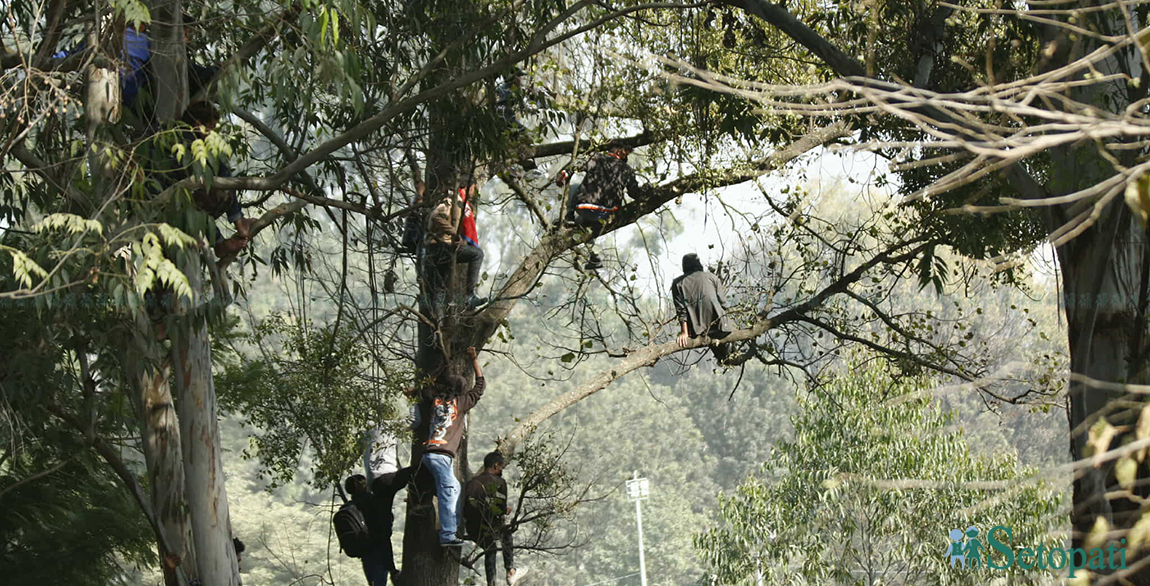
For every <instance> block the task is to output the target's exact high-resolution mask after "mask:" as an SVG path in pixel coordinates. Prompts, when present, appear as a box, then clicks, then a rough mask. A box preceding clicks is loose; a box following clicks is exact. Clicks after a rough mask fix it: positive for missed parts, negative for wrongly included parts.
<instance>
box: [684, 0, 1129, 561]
mask: <svg viewBox="0 0 1150 586" xmlns="http://www.w3.org/2000/svg"><path fill="white" fill-rule="evenodd" d="M729 5H730V6H733V7H737V8H739V9H741V10H745V11H746V13H747V14H748V15H752V16H754V17H755V18H757V19H761V20H762V21H763V22H765V23H769V24H770V25H771V26H772V27H775V28H777V29H778V30H779V31H781V32H783V33H785V34H787V35H788V36H790V37H791V38H792V39H794V40H795V41H796V42H798V43H800V44H801V45H802V46H803V47H804V48H806V49H807V50H809V51H810V52H811V53H812V54H813V55H814V56H815V57H817V58H818V59H819V61H820V62H821V63H822V64H824V65H825V66H827V67H828V68H829V69H830V72H831V74H830V75H828V76H827V77H828V79H830V78H838V79H836V80H834V81H831V82H830V83H829V84H828V85H826V86H823V87H819V88H807V89H805V90H804V89H799V88H786V89H782V90H781V91H775V90H772V89H768V90H766V91H765V92H764V91H763V90H762V89H756V88H749V87H747V86H745V85H744V84H742V83H739V82H732V81H731V80H730V79H726V80H724V79H722V78H718V77H715V76H712V75H708V74H706V73H702V74H699V73H698V72H695V73H692V74H690V75H689V77H693V78H694V79H695V80H696V81H699V80H706V81H702V82H701V85H705V86H706V87H709V88H712V89H718V88H725V89H724V91H727V92H731V93H734V94H738V95H744V96H757V97H756V99H758V98H765V100H759V101H760V103H762V104H765V105H766V106H767V107H769V108H771V109H773V110H781V111H785V112H789V113H795V114H802V115H806V116H816V117H822V116H837V115H843V114H857V115H859V117H858V118H856V120H858V121H859V122H860V126H859V127H860V128H861V129H862V133H863V134H862V136H861V138H862V139H864V142H866V143H867V145H868V148H872V149H875V150H877V151H878V152H880V153H882V154H883V155H884V156H885V157H887V158H889V159H890V160H891V161H892V162H893V163H894V168H895V169H896V170H897V173H898V176H899V177H900V180H901V185H900V187H901V188H902V189H903V190H904V195H906V196H907V197H908V201H911V202H913V204H912V206H911V207H913V208H915V209H917V210H918V213H920V214H922V217H923V221H924V222H925V223H929V224H931V225H934V226H936V227H937V228H939V229H940V230H942V234H943V235H944V236H943V240H944V241H945V242H947V243H948V244H949V245H951V246H953V247H954V248H955V249H956V250H958V251H960V252H962V253H964V254H970V255H973V256H976V257H982V258H995V259H997V260H998V261H999V262H1000V263H1001V266H1002V268H1003V269H1004V270H1007V271H1009V270H1010V269H1012V268H1014V267H1017V266H1018V265H1019V264H1020V262H1022V259H1023V258H1025V255H1026V254H1028V253H1029V252H1030V251H1032V250H1033V249H1034V247H1035V246H1037V245H1038V244H1039V243H1040V242H1041V241H1042V240H1043V239H1048V241H1049V242H1050V243H1051V244H1053V245H1054V247H1055V250H1056V251H1057V256H1058V261H1059V266H1060V268H1061V275H1060V276H1061V285H1062V295H1063V299H1064V303H1065V307H1066V313H1067V321H1068V324H1069V327H1068V342H1069V348H1070V358H1071V364H1070V377H1069V378H1070V391H1069V404H1070V418H1069V419H1070V422H1069V423H1070V428H1069V436H1070V448H1071V449H1070V452H1071V454H1072V456H1073V458H1074V459H1075V460H1076V461H1078V462H1079V468H1080V469H1081V474H1080V475H1078V476H1076V479H1075V497H1074V501H1075V508H1074V513H1073V519H1074V527H1075V532H1074V534H1073V540H1074V542H1075V543H1076V544H1081V543H1082V540H1084V539H1085V538H1086V537H1087V536H1088V535H1090V534H1091V533H1095V532H1097V533H1098V534H1102V535H1107V536H1108V537H1110V538H1115V537H1116V536H1121V535H1127V532H1131V531H1133V532H1132V533H1129V537H1130V539H1131V543H1141V542H1142V541H1143V528H1144V527H1145V526H1146V525H1142V526H1139V525H1138V522H1139V521H1140V520H1141V519H1142V514H1143V512H1144V510H1143V509H1144V507H1142V506H1141V505H1140V504H1139V503H1140V502H1141V500H1140V499H1142V498H1143V495H1142V494H1141V493H1140V492H1139V491H1140V490H1141V488H1139V487H1141V484H1140V483H1137V482H1135V481H1134V480H1133V479H1132V478H1131V477H1130V473H1131V471H1137V477H1138V478H1141V477H1142V476H1144V474H1145V470H1144V469H1143V467H1142V465H1143V461H1142V456H1141V455H1140V454H1141V453H1140V452H1138V453H1137V454H1136V455H1135V456H1131V455H1130V454H1127V453H1126V452H1111V453H1110V454H1109V455H1108V456H1098V454H1101V453H1104V452H1107V451H1108V450H1109V448H1110V446H1111V445H1120V444H1122V443H1124V442H1130V441H1142V440H1144V439H1145V437H1144V435H1145V434H1144V433H1141V432H1137V431H1136V427H1135V424H1136V423H1137V421H1139V420H1140V419H1141V417H1142V415H1141V401H1140V399H1139V394H1137V393H1130V392H1129V390H1130V389H1129V388H1128V387H1127V386H1125V385H1128V384H1138V383H1142V382H1145V381H1144V378H1145V372H1146V362H1145V356H1146V352H1145V343H1146V342H1145V340H1146V335H1145V329H1146V320H1145V319H1144V314H1145V307H1144V305H1145V303H1144V302H1143V301H1144V299H1145V298H1146V296H1145V295H1144V292H1145V290H1146V287H1147V286H1150V285H1148V284H1147V282H1146V281H1147V279H1146V278H1145V276H1144V272H1145V271H1144V270H1143V269H1142V267H1143V266H1144V265H1145V263H1144V259H1145V257H1146V242H1145V240H1146V239H1145V229H1144V228H1145V227H1144V222H1142V221H1141V220H1142V219H1144V218H1145V217H1146V216H1145V211H1144V210H1145V205H1144V199H1143V197H1144V193H1145V188H1144V187H1143V184H1142V183H1139V182H1138V181H1139V178H1140V177H1142V175H1143V173H1144V171H1145V167H1144V162H1143V161H1141V159H1140V156H1141V153H1143V151H1144V148H1145V144H1144V142H1143V140H1142V139H1141V135H1142V134H1144V132H1143V131H1142V130H1141V127H1142V126H1143V125H1144V122H1143V118H1144V114H1145V113H1144V111H1143V109H1142V106H1141V100H1142V99H1143V98H1144V96H1145V92H1146V83H1145V80H1144V79H1143V77H1144V75H1145V73H1144V72H1145V70H1146V68H1145V67H1144V64H1145V55H1144V47H1143V43H1142V41H1141V40H1140V39H1141V35H1142V33H1143V31H1142V30H1140V29H1138V26H1139V24H1138V23H1141V22H1143V21H1144V20H1145V18H1146V16H1147V14H1146V12H1145V9H1144V8H1143V7H1138V8H1137V9H1128V8H1126V7H1123V6H1120V5H1097V6H1094V5H1091V6H1090V7H1089V9H1088V10H1087V11H1086V12H1080V8H1082V7H1058V8H1052V9H1050V10H1046V9H1039V8H1037V7H1035V6H1028V7H1026V8H1022V9H1014V8H1012V9H1003V8H1000V7H997V6H991V5H989V4H987V5H981V4H976V5H969V6H967V5H964V6H952V5H939V6H935V5H931V4H928V3H909V4H904V3H886V4H875V5H873V6H870V7H869V8H868V9H867V11H866V13H865V14H862V15H851V13H850V11H849V10H848V9H847V6H846V5H845V4H844V5H841V6H838V7H837V8H836V9H834V10H831V11H829V12H826V13H824V12H823V11H822V9H821V8H820V13H819V14H817V15H816V14H813V13H807V14H804V12H805V11H804V10H800V14H799V15H798V16H796V15H795V14H792V13H791V12H789V11H788V10H787V9H786V8H784V7H782V6H780V5H776V4H770V3H767V2H760V1H757V0H749V1H737V2H731V3H729ZM824 14H825V15H824ZM829 23H840V24H843V23H849V25H848V26H840V27H838V28H837V29H836V28H834V27H831V26H828V24H829ZM838 31H843V32H845V33H846V34H839V32H838ZM907 32H910V33H911V34H912V35H913V36H912V38H911V39H909V40H906V39H905V38H904V37H903V36H902V35H904V34H906V33H907ZM877 38H883V39H896V40H902V41H904V42H902V43H899V42H894V43H884V44H882V45H880V44H878V43H876V42H875V39H877ZM1004 39H1008V40H1009V41H1008V42H1002V41H1003V40H1004ZM857 55H865V56H866V61H865V63H863V62H860V61H858V60H857V59H856V57H854V56H857ZM976 63H977V64H979V65H975V64H976ZM908 80H909V81H908ZM1039 95H1041V96H1043V97H1042V98H1041V99H1039V100H1037V101H1036V100H1034V99H1032V98H1034V97H1035V96H1039ZM792 96H800V98H799V99H798V100H795V99H792V98H791V97H792ZM812 96H817V97H816V98H815V102H814V103H810V102H806V101H805V99H804V98H806V97H812ZM824 96H827V97H830V96H835V99H834V100H832V101H830V102H829V103H828V102H826V101H824V98H823V97H824ZM864 120H867V121H869V122H868V123H867V124H865V125H863V124H862V122H863V121H864ZM868 139H869V140H868ZM906 148H910V149H912V152H908V151H906V150H905V149H906ZM936 153H938V154H936ZM1128 186H1129V189H1128ZM1124 191H1125V192H1126V193H1127V194H1128V195H1127V201H1128V205H1125V206H1124V205H1123V202H1122V201H1120V198H1119V195H1121V194H1122V193H1123V192H1124ZM956 213H957V214H956ZM1091 430H1093V431H1091ZM1115 441H1116V442H1118V443H1117V444H1115V443H1114V442H1115ZM1091 456H1095V458H1093V459H1091ZM1131 491H1132V492H1131ZM1111 528H1113V529H1114V531H1112V532H1111V531H1110V529H1111ZM1135 528H1137V530H1135ZM1139 568H1140V567H1139ZM1123 574H1124V575H1126V576H1127V577H1129V576H1130V575H1136V576H1138V577H1137V580H1138V581H1140V582H1143V581H1146V580H1147V578H1145V577H1142V574H1143V571H1141V570H1140V569H1132V570H1131V571H1127V572H1123Z"/></svg>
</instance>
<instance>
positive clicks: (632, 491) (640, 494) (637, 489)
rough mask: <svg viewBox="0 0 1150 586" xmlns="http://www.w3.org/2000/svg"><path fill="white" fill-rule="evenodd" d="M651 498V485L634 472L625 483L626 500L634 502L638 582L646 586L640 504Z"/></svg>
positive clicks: (645, 564)
mask: <svg viewBox="0 0 1150 586" xmlns="http://www.w3.org/2000/svg"><path fill="white" fill-rule="evenodd" d="M649 496H651V484H650V483H649V482H647V479H646V478H639V471H638V470H636V471H635V474H634V476H632V477H631V480H628V481H627V500H629V501H635V521H636V523H637V524H638V525H639V582H640V584H642V586H647V562H646V560H644V559H643V507H642V505H641V504H640V503H642V502H643V501H644V500H646V499H647V497H649Z"/></svg>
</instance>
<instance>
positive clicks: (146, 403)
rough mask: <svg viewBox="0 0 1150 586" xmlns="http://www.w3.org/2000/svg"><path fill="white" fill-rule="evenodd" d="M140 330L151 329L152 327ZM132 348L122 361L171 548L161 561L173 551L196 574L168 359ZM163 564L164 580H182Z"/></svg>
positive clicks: (175, 585) (171, 584) (172, 583)
mask: <svg viewBox="0 0 1150 586" xmlns="http://www.w3.org/2000/svg"><path fill="white" fill-rule="evenodd" d="M139 321H146V320H139ZM143 331H144V332H147V333H151V328H147V329H145V330H143ZM136 350H137V351H135V352H128V353H126V355H125V360H124V364H125V370H126V371H127V376H128V381H129V384H130V385H132V398H133V403H134V404H135V406H136V411H137V416H138V419H139V421H140V435H141V437H142V442H141V443H142V444H143V450H144V462H145V464H146V466H147V470H148V481H149V484H151V488H152V494H151V497H152V510H153V511H155V515H156V523H157V524H158V525H159V526H160V530H161V532H162V533H163V535H164V539H163V542H165V543H167V544H168V547H171V548H172V551H166V550H165V548H164V547H162V546H161V548H160V556H161V561H162V562H164V561H166V557H167V556H168V555H175V556H177V557H178V558H179V560H178V562H179V565H180V567H181V568H183V570H184V573H186V574H188V575H189V577H191V578H194V577H195V576H196V575H197V572H196V555H195V549H194V547H193V541H192V526H191V519H190V518H189V516H188V500H187V493H186V490H185V484H184V461H183V453H182V450H181V442H180V423H179V418H178V417H177V416H176V409H175V404H174V403H173V402H172V393H171V387H170V386H169V383H168V375H169V374H170V372H171V368H170V366H169V365H168V364H163V365H161V366H159V367H149V366H148V365H146V364H144V362H143V361H142V360H140V357H141V356H146V355H147V354H145V353H144V350H142V349H136ZM162 567H163V570H164V582H165V584H166V585H167V586H180V585H181V584H183V583H182V582H181V581H180V580H179V578H180V573H179V572H177V571H175V569H174V568H171V567H169V565H168V564H167V563H163V564H162Z"/></svg>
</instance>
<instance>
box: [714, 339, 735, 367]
mask: <svg viewBox="0 0 1150 586" xmlns="http://www.w3.org/2000/svg"><path fill="white" fill-rule="evenodd" d="M711 354H712V355H714V357H715V360H716V361H717V362H718V363H719V364H726V363H727V359H728V358H730V357H731V345H730V344H715V345H713V346H711Z"/></svg>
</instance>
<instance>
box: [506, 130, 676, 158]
mask: <svg viewBox="0 0 1150 586" xmlns="http://www.w3.org/2000/svg"><path fill="white" fill-rule="evenodd" d="M655 142H658V140H657V139H656V138H655V135H654V134H651V133H650V132H644V133H643V134H638V135H635V136H624V137H620V138H612V139H610V140H606V141H603V142H601V143H599V144H596V145H594V146H592V147H589V148H586V149H585V150H586V151H587V152H596V151H603V152H605V151H609V150H611V149H613V148H615V147H621V146H623V147H629V148H631V149H637V148H639V147H641V146H647V145H649V144H652V143H655ZM574 148H575V141H574V140H567V141H563V142H549V143H547V144H541V145H537V146H535V147H534V148H532V149H531V151H530V152H529V153H528V154H527V156H526V158H528V159H541V158H543V157H556V156H559V155H565V154H568V153H570V152H571V151H572V149H574Z"/></svg>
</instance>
